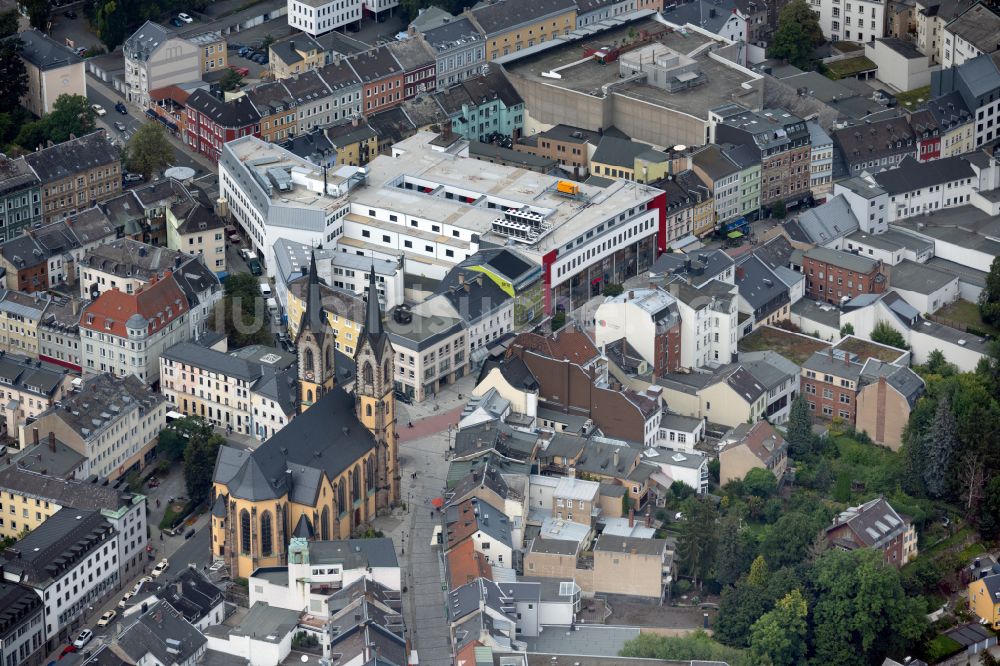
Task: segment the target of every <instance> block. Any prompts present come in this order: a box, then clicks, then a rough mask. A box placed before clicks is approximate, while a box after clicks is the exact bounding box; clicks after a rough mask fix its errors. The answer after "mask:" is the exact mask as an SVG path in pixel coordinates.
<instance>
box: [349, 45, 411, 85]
mask: <svg viewBox="0 0 1000 666" xmlns="http://www.w3.org/2000/svg"><path fill="white" fill-rule="evenodd" d="M350 60H351V65H352V66H353V67H354V71H356V72H357V73H358V77H359V78H360V79H361V81H362V82H363V83H370V82H372V81H377V80H379V79H382V78H385V77H387V76H392V75H394V74H399V73H401V72H402V71H403V69H404V68H403V66H402V65H400V64H399V61H398V60H396V56H395V55H393V53H392V51H390V50H389V48H388V47H387V46H384V45H383V46H379V47H378V48H374V49H370V50H368V51H365V52H364V53H359V54H357V55H354V56H351V59H350Z"/></svg>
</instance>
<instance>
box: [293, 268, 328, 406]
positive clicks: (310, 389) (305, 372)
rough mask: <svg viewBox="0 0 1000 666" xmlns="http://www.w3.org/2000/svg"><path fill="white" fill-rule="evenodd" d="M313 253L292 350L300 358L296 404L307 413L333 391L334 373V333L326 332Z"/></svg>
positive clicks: (326, 325)
mask: <svg viewBox="0 0 1000 666" xmlns="http://www.w3.org/2000/svg"><path fill="white" fill-rule="evenodd" d="M319 286H320V285H319V275H318V274H317V273H316V253H315V252H314V253H313V254H312V261H311V263H310V264H309V282H308V284H307V285H306V308H305V311H304V312H303V313H302V319H300V320H299V333H298V337H297V338H296V340H295V347H296V350H297V351H298V355H299V404H300V411H303V412H304V411H306V410H307V409H309V407H310V406H312V404H313V403H315V402H316V401H317V400H319V399H320V397H321V396H322V395H323V394H324V393H326V392H327V391H329V390H330V389H332V388H333V385H334V380H335V379H336V370H335V365H334V360H333V349H334V337H335V335H334V333H333V331H331V330H328V329H329V326H328V323H327V321H326V313H325V312H324V311H323V302H322V298H321V297H320V291H319Z"/></svg>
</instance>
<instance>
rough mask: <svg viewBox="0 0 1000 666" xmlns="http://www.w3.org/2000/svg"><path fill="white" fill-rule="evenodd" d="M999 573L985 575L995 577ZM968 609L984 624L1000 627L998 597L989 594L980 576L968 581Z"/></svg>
mask: <svg viewBox="0 0 1000 666" xmlns="http://www.w3.org/2000/svg"><path fill="white" fill-rule="evenodd" d="M997 576H1000V574H993V575H992V576H986V578H987V579H988V578H995V577H997ZM969 610H971V611H972V612H973V613H975V614H976V615H978V616H979V619H980V620H982V622H983V623H984V624H986V625H987V626H989V627H991V628H993V629H1000V599H998V598H996V597H994V596H993V595H991V594H990V591H989V589H988V587H987V585H986V579H984V578H980V579H979V580H974V581H972V582H971V583H969Z"/></svg>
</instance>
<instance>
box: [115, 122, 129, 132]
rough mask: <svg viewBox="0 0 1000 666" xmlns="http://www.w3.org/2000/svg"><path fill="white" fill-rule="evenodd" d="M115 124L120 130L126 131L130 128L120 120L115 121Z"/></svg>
mask: <svg viewBox="0 0 1000 666" xmlns="http://www.w3.org/2000/svg"><path fill="white" fill-rule="evenodd" d="M114 125H115V129H116V130H118V131H119V132H125V130H126V129H128V128H126V127H125V123H123V122H122V121H120V120H116V121H115V123H114Z"/></svg>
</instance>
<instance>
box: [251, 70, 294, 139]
mask: <svg viewBox="0 0 1000 666" xmlns="http://www.w3.org/2000/svg"><path fill="white" fill-rule="evenodd" d="M246 96H247V99H249V100H250V103H251V104H252V105H253V108H254V110H256V112H257V115H259V116H260V134H259V135H258V136H260V138H262V139H264V140H265V141H270V142H272V143H277V142H279V141H283V140H284V139H287V138H288V137H291V136H295V134H296V129H297V128H298V119H297V117H296V111H297V104H296V102H295V99H294V98H293V97H292V95H291V93H289V92H288V88H286V87H285V84H284V83H283V82H281V81H274V82H272V83H264V84H262V85H259V86H257V87H255V88H251V89H250V90H248V91H247V94H246Z"/></svg>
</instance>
